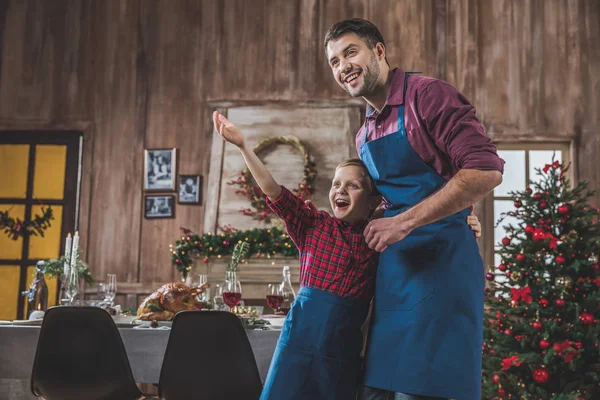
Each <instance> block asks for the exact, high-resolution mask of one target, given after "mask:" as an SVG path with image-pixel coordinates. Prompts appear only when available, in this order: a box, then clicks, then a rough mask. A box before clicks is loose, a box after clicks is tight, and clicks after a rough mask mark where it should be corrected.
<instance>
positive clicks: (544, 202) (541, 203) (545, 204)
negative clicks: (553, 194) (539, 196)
mask: <svg viewBox="0 0 600 400" xmlns="http://www.w3.org/2000/svg"><path fill="white" fill-rule="evenodd" d="M540 208H541V209H542V210H545V209H546V208H548V202H547V201H546V200H542V201H540Z"/></svg>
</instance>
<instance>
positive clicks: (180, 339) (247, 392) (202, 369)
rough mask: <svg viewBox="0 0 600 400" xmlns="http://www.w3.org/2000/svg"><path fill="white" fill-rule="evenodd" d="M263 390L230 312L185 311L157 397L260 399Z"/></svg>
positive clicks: (251, 355)
mask: <svg viewBox="0 0 600 400" xmlns="http://www.w3.org/2000/svg"><path fill="white" fill-rule="evenodd" d="M261 391H262V382H261V379H260V374H259V372H258V368H257V366H256V360H255V359H254V353H253V352H252V347H251V346H250V342H249V340H248V336H247V335H246V332H245V330H244V327H243V326H242V323H241V322H240V320H239V319H238V317H236V316H235V315H234V314H232V313H229V312H226V311H181V312H179V313H177V314H176V315H175V318H174V320H173V326H172V328H171V334H170V336H169V342H168V344H167V349H166V351H165V357H164V360H163V364H162V368H161V372H160V382H159V395H160V396H161V398H163V399H165V400H187V399H196V398H197V399H211V400H221V399H222V400H232V399H236V400H257V399H258V398H259V396H260V392H261Z"/></svg>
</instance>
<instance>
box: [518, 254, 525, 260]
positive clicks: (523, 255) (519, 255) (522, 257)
mask: <svg viewBox="0 0 600 400" xmlns="http://www.w3.org/2000/svg"><path fill="white" fill-rule="evenodd" d="M525 258H526V257H525V254H523V253H519V254H517V261H518V262H523V261H525Z"/></svg>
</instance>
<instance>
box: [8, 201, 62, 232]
mask: <svg viewBox="0 0 600 400" xmlns="http://www.w3.org/2000/svg"><path fill="white" fill-rule="evenodd" d="M9 211H10V210H7V211H0V229H2V230H4V233H6V234H7V235H8V237H9V238H11V239H13V240H17V239H18V238H19V236H26V235H36V236H37V235H40V236H42V237H43V236H44V230H46V229H47V228H49V227H50V221H51V220H53V219H54V216H53V215H52V207H50V206H48V207H47V208H44V207H42V215H38V214H36V215H35V216H34V217H33V219H32V220H31V221H21V220H20V219H19V218H16V219H15V218H12V217H11V216H9V215H8V212H9Z"/></svg>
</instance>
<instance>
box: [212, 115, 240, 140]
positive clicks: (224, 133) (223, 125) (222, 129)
mask: <svg viewBox="0 0 600 400" xmlns="http://www.w3.org/2000/svg"><path fill="white" fill-rule="evenodd" d="M213 124H214V125H215V130H216V131H217V132H218V133H219V136H221V139H223V140H225V141H226V142H229V143H231V144H234V145H236V146H237V147H239V148H243V147H244V145H245V141H244V135H243V134H242V132H240V130H239V129H238V128H237V126H235V125H234V124H232V123H231V121H229V120H228V119H227V118H225V116H224V115H223V114H221V113H219V112H218V111H215V112H214V113H213Z"/></svg>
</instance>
